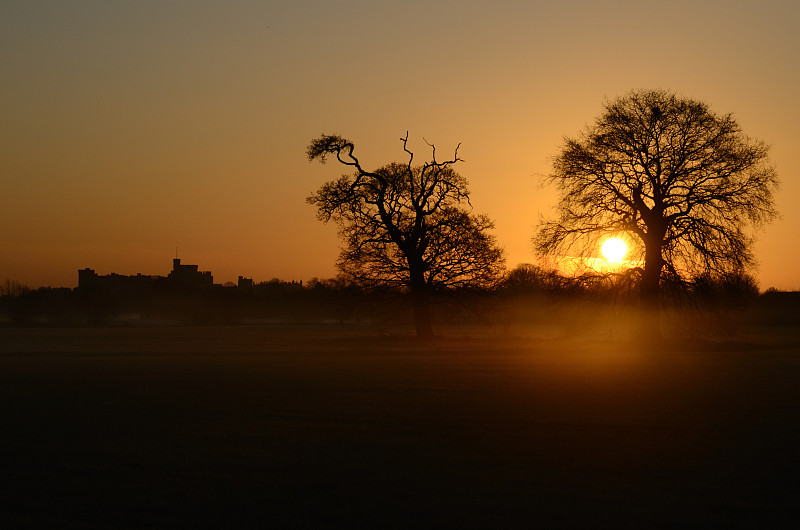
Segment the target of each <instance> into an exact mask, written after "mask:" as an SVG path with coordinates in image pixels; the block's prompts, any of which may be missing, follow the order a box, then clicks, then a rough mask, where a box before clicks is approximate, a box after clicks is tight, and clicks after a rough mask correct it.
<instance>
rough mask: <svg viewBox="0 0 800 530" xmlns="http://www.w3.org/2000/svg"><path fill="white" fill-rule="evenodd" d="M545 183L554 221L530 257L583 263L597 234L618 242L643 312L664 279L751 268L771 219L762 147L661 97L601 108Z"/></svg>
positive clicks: (773, 179)
mask: <svg viewBox="0 0 800 530" xmlns="http://www.w3.org/2000/svg"><path fill="white" fill-rule="evenodd" d="M548 181H549V182H551V183H554V184H555V185H556V187H557V189H558V191H559V195H560V196H559V202H558V206H557V211H558V214H559V215H558V217H557V218H556V219H554V220H542V221H541V222H540V226H539V231H538V233H537V235H536V236H535V237H534V244H535V246H536V247H537V250H538V252H539V253H540V254H542V255H583V256H586V255H589V254H591V253H592V252H596V249H597V248H598V243H599V242H600V240H601V239H603V238H604V237H607V236H609V235H624V236H625V237H626V238H627V239H628V240H629V243H630V244H632V246H633V249H632V250H633V255H632V259H633V260H635V261H638V263H639V264H640V265H638V267H637V269H638V271H639V273H640V274H641V278H640V291H641V295H642V300H643V302H644V304H645V306H649V307H650V308H651V309H652V308H657V307H658V306H657V303H658V296H659V285H660V281H661V280H662V279H663V278H664V277H665V276H667V275H669V276H670V277H671V278H681V277H687V276H689V275H696V274H703V273H725V272H738V271H742V270H745V269H746V268H748V267H750V266H752V265H753V262H754V260H753V255H752V251H751V246H752V242H753V229H754V228H758V227H759V226H761V225H763V224H764V223H765V222H768V221H770V220H771V219H773V218H774V217H775V216H776V215H777V213H776V210H775V208H774V204H773V192H774V191H775V190H776V189H777V186H778V180H777V176H776V173H775V170H774V168H773V167H772V165H771V164H770V162H769V160H768V146H767V145H766V144H764V143H763V142H761V141H758V140H753V139H751V138H749V137H747V136H746V135H744V134H743V133H742V131H741V129H740V127H739V125H738V124H737V122H736V120H734V118H733V117H732V116H731V115H730V114H726V115H722V116H719V115H716V114H714V113H713V112H711V111H710V110H709V108H708V106H707V105H706V104H704V103H701V102H698V101H693V100H690V99H684V98H679V97H677V96H675V95H673V94H670V93H667V92H665V91H634V92H631V93H630V94H628V95H627V96H624V97H621V98H619V99H617V100H615V101H611V102H607V103H606V105H605V112H604V113H603V114H602V115H601V116H600V117H599V118H598V119H597V121H596V122H595V124H594V125H593V126H591V127H589V128H587V130H586V131H584V132H583V134H581V135H580V136H579V137H578V138H575V139H572V138H567V139H565V145H564V147H563V148H562V150H561V152H560V154H559V155H558V156H557V157H556V158H555V161H554V167H553V173H552V174H551V175H550V176H549V177H548ZM657 324H658V321H657V320H656V321H655V325H657ZM655 332H656V330H655V329H651V330H650V333H655Z"/></svg>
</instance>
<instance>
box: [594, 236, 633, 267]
mask: <svg viewBox="0 0 800 530" xmlns="http://www.w3.org/2000/svg"><path fill="white" fill-rule="evenodd" d="M600 250H601V251H602V252H603V256H605V258H606V259H607V260H608V261H612V262H614V263H616V262H618V261H621V260H622V258H623V257H625V252H627V251H628V247H626V246H625V242H624V241H623V240H621V239H618V238H616V237H610V238H608V239H606V241H605V243H603V246H602V248H601V249H600Z"/></svg>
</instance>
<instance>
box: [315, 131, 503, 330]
mask: <svg viewBox="0 0 800 530" xmlns="http://www.w3.org/2000/svg"><path fill="white" fill-rule="evenodd" d="M401 141H402V143H403V150H404V151H405V153H406V154H407V157H408V160H407V162H405V163H390V164H388V165H385V166H382V167H380V168H378V169H376V170H373V171H368V170H366V169H364V167H363V166H362V165H361V162H360V161H359V160H358V158H356V156H355V155H354V149H355V147H354V144H353V143H352V142H350V141H349V140H346V139H344V138H342V137H340V136H338V135H321V136H320V137H319V138H316V139H315V140H313V141H312V142H311V144H310V145H309V147H308V151H307V154H308V158H309V160H319V161H320V162H323V163H324V162H325V161H326V159H327V157H328V156H335V157H336V159H337V161H338V162H340V163H341V164H343V165H346V166H349V167H351V168H352V169H353V172H352V173H350V174H346V175H343V176H342V177H340V178H339V179H337V180H332V181H329V182H327V183H325V184H324V185H323V186H322V187H320V188H319V189H318V190H317V191H316V192H315V193H313V194H312V195H311V196H309V197H308V198H307V201H308V202H309V203H310V204H312V205H314V206H316V208H317V216H318V218H319V219H320V220H322V221H324V222H328V221H334V222H335V223H337V225H338V226H339V231H340V236H341V238H342V240H343V243H344V245H343V248H342V251H341V254H340V256H339V260H338V266H339V268H340V270H341V271H342V272H344V273H345V274H346V275H348V276H349V277H351V278H352V279H354V280H357V281H358V282H359V283H361V284H363V285H367V286H388V287H401V288H406V289H408V290H409V291H410V292H411V294H412V300H413V303H414V314H415V323H416V326H417V333H418V334H419V335H421V336H427V335H431V334H432V333H433V331H432V327H431V319H430V308H429V294H430V293H431V292H434V291H437V290H441V289H451V288H469V287H487V286H490V285H492V284H493V283H494V282H496V281H497V280H498V279H499V278H500V276H501V274H502V270H503V263H504V261H503V252H502V250H501V249H500V248H499V247H498V246H497V244H496V241H495V238H494V236H493V235H491V233H490V232H489V231H490V230H491V229H492V228H493V223H492V221H491V220H490V219H489V218H488V217H487V216H485V215H479V214H474V213H472V211H471V205H470V202H469V190H468V187H467V182H466V179H464V178H463V177H462V176H461V175H459V174H458V173H456V172H455V171H454V170H453V168H452V166H453V165H454V164H456V163H457V162H459V161H461V159H460V158H459V157H458V148H456V150H455V153H454V155H453V157H452V158H451V159H448V160H445V161H438V160H437V159H436V148H435V147H434V146H433V145H430V147H431V160H429V161H427V162H424V163H423V164H421V165H415V164H414V153H413V152H412V151H411V150H410V149H409V148H408V134H406V137H405V138H401Z"/></svg>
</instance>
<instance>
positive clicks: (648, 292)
mask: <svg viewBox="0 0 800 530" xmlns="http://www.w3.org/2000/svg"><path fill="white" fill-rule="evenodd" d="M663 267H664V260H663V258H662V257H661V240H660V239H658V240H657V241H655V240H651V241H647V242H646V243H645V261H644V273H643V274H642V281H641V284H640V286H639V295H640V304H641V319H642V320H641V323H640V328H639V335H640V338H641V339H643V340H645V341H647V342H648V343H652V342H651V341H659V340H660V339H661V338H662V335H661V318H660V313H661V303H660V301H661V300H660V292H661V287H660V285H659V284H660V280H661V269H662V268H663Z"/></svg>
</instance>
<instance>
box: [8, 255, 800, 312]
mask: <svg viewBox="0 0 800 530" xmlns="http://www.w3.org/2000/svg"><path fill="white" fill-rule="evenodd" d="M664 292H665V296H664V307H665V310H668V311H673V312H701V313H702V314H704V315H715V316H716V317H724V318H727V319H728V320H730V317H732V316H741V315H744V314H745V313H746V317H747V318H748V319H756V320H758V321H761V322H764V323H774V324H779V325H798V324H800V293H787V292H780V291H775V290H769V291H767V292H765V293H763V294H760V293H759V290H758V287H757V285H756V283H755V281H754V280H753V278H752V277H750V276H746V275H744V276H743V275H717V276H714V277H711V276H703V277H697V278H693V279H692V281H690V282H686V281H675V282H673V283H670V282H669V281H665V282H664ZM637 300H638V277H637V275H636V274H635V273H634V272H632V271H629V272H627V273H623V274H585V275H582V276H565V275H562V274H559V273H558V272H557V271H555V270H549V269H546V268H542V267H538V266H535V265H527V264H523V265H519V266H518V267H516V268H515V269H513V270H511V271H509V272H507V273H506V275H505V276H504V278H503V280H502V281H501V282H499V283H497V284H496V285H494V286H493V287H492V288H483V289H447V290H441V291H439V292H436V293H435V295H434V296H433V298H432V314H433V320H434V323H435V324H437V325H443V324H486V325H505V324H519V325H527V324H536V323H546V322H551V321H553V320H554V319H557V318H562V319H572V320H574V319H578V320H582V321H588V320H591V319H592V318H594V317H593V316H592V315H602V314H605V313H606V312H608V311H609V310H610V309H611V308H629V309H631V310H633V311H635V308H636V303H637ZM410 307H411V300H410V298H409V296H408V293H407V292H404V291H399V290H393V289H388V288H384V289H375V288H366V287H363V286H360V285H358V284H356V283H354V282H352V281H348V280H347V279H345V278H344V277H337V278H333V279H316V278H315V279H312V280H311V281H308V282H306V283H305V284H302V283H296V282H284V281H280V280H272V281H270V282H266V283H262V284H258V285H254V286H252V287H236V286H231V285H228V286H219V285H217V286H213V287H210V288H197V287H191V286H188V285H185V284H182V283H180V282H176V281H171V280H169V279H166V278H162V279H159V280H156V281H154V282H152V283H150V284H147V285H141V286H137V287H134V288H127V289H119V288H112V287H109V286H102V285H98V286H95V287H94V288H75V289H69V288H51V287H43V288H38V289H30V288H28V287H26V286H25V285H23V284H20V283H18V282H13V281H10V280H6V282H5V283H4V284H2V285H0V322H2V323H3V325H10V326H126V325H131V326H132V325H232V324H248V323H259V322H271V321H274V322H332V323H336V322H341V323H343V322H351V323H363V324H370V325H375V326H378V327H381V326H392V325H410V324H411V312H410ZM576 308H581V311H579V312H576ZM587 325H588V324H587Z"/></svg>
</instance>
